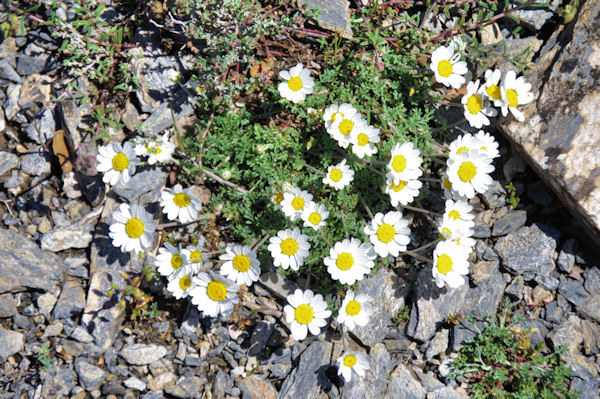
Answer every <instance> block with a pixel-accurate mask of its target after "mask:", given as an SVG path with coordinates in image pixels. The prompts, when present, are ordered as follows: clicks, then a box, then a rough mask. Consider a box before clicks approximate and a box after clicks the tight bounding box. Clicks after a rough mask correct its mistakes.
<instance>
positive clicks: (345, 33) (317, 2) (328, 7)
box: [298, 0, 352, 38]
mask: <svg viewBox="0 0 600 399" xmlns="http://www.w3.org/2000/svg"><path fill="white" fill-rule="evenodd" d="M298 6H299V7H302V6H307V7H318V8H319V9H320V10H321V13H320V14H319V16H318V17H317V21H318V23H319V26H320V27H322V28H324V29H328V30H332V31H335V32H341V34H342V37H345V38H351V37H352V27H351V25H350V8H349V7H350V3H349V2H348V0H298Z"/></svg>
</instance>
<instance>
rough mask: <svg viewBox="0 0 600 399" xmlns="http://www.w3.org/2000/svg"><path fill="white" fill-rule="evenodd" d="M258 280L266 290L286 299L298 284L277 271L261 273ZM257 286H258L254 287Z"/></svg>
mask: <svg viewBox="0 0 600 399" xmlns="http://www.w3.org/2000/svg"><path fill="white" fill-rule="evenodd" d="M259 281H260V282H261V283H262V284H263V285H264V286H265V287H266V288H267V290H268V291H267V292H268V293H271V294H273V295H276V296H278V297H279V298H280V299H283V300H287V296H288V295H290V294H293V293H294V291H295V290H296V288H298V286H297V285H296V283H294V282H292V281H290V280H288V279H287V278H286V277H285V276H283V275H282V274H279V273H277V272H266V273H262V274H261V275H260V277H259ZM256 288H257V289H258V288H259V287H258V286H257V287H256Z"/></svg>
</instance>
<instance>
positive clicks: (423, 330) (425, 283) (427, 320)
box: [406, 268, 469, 341]
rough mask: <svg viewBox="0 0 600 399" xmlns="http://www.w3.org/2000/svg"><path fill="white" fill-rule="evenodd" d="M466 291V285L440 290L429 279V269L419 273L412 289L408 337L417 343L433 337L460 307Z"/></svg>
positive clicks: (467, 288)
mask: <svg viewBox="0 0 600 399" xmlns="http://www.w3.org/2000/svg"><path fill="white" fill-rule="evenodd" d="M468 290H469V286H468V284H464V285H462V286H460V287H458V288H454V289H452V288H448V287H443V288H441V289H440V288H438V287H437V285H436V284H435V281H434V279H433V278H432V277H431V269H427V268H424V269H422V270H421V271H419V273H418V274H417V278H416V281H415V283H414V287H413V292H414V293H413V305H412V309H411V312H410V321H409V323H408V326H407V331H406V332H407V334H408V336H410V337H412V338H414V339H417V340H419V341H427V340H429V339H430V338H431V337H433V335H434V334H435V331H436V330H437V328H438V327H439V326H440V325H441V324H442V323H443V322H445V321H446V318H447V317H448V316H450V315H452V314H454V313H456V312H458V311H459V309H460V308H461V307H462V305H463V303H464V301H465V297H466V295H467V291H468Z"/></svg>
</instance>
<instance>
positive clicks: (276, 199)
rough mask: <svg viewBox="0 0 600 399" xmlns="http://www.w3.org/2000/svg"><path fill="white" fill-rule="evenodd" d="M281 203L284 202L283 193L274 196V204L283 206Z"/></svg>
mask: <svg viewBox="0 0 600 399" xmlns="http://www.w3.org/2000/svg"><path fill="white" fill-rule="evenodd" d="M281 201H283V193H275V195H273V202H274V203H276V204H277V205H279V204H281Z"/></svg>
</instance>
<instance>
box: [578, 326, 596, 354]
mask: <svg viewBox="0 0 600 399" xmlns="http://www.w3.org/2000/svg"><path fill="white" fill-rule="evenodd" d="M581 327H582V329H583V353H585V354H586V355H588V356H596V355H597V354H598V353H600V326H599V325H598V323H594V322H592V321H589V320H585V319H584V320H581Z"/></svg>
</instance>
